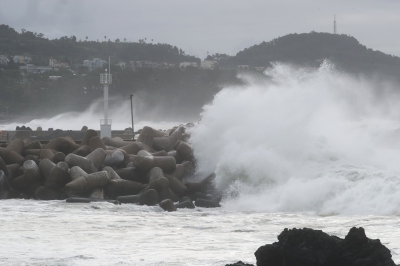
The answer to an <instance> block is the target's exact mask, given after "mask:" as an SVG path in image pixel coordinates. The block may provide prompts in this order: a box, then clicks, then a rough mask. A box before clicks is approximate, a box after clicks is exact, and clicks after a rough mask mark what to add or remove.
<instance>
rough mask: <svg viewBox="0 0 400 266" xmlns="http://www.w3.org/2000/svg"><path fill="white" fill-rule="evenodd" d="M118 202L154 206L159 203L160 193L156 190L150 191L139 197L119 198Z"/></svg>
mask: <svg viewBox="0 0 400 266" xmlns="http://www.w3.org/2000/svg"><path fill="white" fill-rule="evenodd" d="M117 200H118V201H119V202H121V203H137V204H140V205H147V206H153V205H156V204H157V203H158V193H157V191H155V190H154V189H149V190H146V191H144V192H142V193H140V194H139V195H130V196H120V197H117Z"/></svg>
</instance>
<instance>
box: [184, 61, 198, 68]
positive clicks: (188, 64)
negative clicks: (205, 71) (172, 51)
mask: <svg viewBox="0 0 400 266" xmlns="http://www.w3.org/2000/svg"><path fill="white" fill-rule="evenodd" d="M188 66H191V67H199V65H198V64H197V63H196V62H182V63H180V64H179V68H181V69H183V68H186V67H188Z"/></svg>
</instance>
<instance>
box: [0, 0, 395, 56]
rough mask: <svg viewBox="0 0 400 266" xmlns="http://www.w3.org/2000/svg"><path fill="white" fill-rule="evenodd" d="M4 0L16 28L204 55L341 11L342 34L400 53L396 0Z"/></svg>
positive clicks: (327, 25) (322, 25)
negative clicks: (167, 46)
mask: <svg viewBox="0 0 400 266" xmlns="http://www.w3.org/2000/svg"><path fill="white" fill-rule="evenodd" d="M0 1H1V2H0V3H1V8H0V12H1V13H2V14H3V15H2V16H1V17H0V23H5V24H9V25H10V26H11V27H14V28H17V29H18V30H19V29H20V28H26V29H29V30H31V31H37V32H42V33H44V34H45V36H47V37H49V38H58V37H61V36H62V35H68V36H69V35H76V36H77V38H78V39H84V38H85V36H89V39H93V40H96V39H101V40H102V39H103V38H104V36H107V38H110V39H112V40H114V39H116V38H120V39H123V38H127V39H128V40H129V41H137V40H138V39H141V38H147V39H148V40H150V39H154V41H155V42H166V43H170V44H172V45H177V46H179V47H181V48H182V49H184V50H186V51H187V52H189V53H192V54H197V55H199V56H205V53H206V51H210V52H211V53H215V52H220V53H229V54H234V53H236V52H238V51H239V50H241V49H243V48H245V47H248V46H250V45H254V44H257V43H260V42H262V41H270V40H272V39H274V38H277V37H279V36H283V35H286V34H289V33H303V32H310V31H313V30H314V31H321V32H332V31H333V15H334V14H336V15H337V20H338V22H337V23H338V30H339V33H344V34H349V35H352V36H354V37H355V38H357V39H358V40H359V41H360V42H361V43H363V44H365V45H366V46H368V47H371V48H373V49H376V50H381V51H383V52H387V53H392V54H395V55H398V56H400V48H399V45H398V44H399V38H400V37H397V35H398V34H397V32H398V25H399V17H398V15H397V12H396V11H398V10H400V1H398V0H396V1H394V0H385V1H373V0H353V1H344V0H339V1H320V0H303V1H295V0H283V1H278V0H273V1H272V0H270V1H265V0H247V1H231V0H219V1H211V0H201V1H200V0H192V1H183V0H168V1H159V0H147V1H138V0H134V1H132V0H118V1H109V0H82V1H65V0H58V1H46V0H42V1H38V0H35V1H27V0H13V1H4V0H0ZM21 9H23V10H27V11H26V12H24V13H21V11H20V10H21ZM377 37H378V38H377Z"/></svg>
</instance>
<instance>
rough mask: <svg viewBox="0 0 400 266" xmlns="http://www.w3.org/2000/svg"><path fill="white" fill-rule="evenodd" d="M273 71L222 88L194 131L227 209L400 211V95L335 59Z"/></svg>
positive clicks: (203, 165)
mask: <svg viewBox="0 0 400 266" xmlns="http://www.w3.org/2000/svg"><path fill="white" fill-rule="evenodd" d="M266 74H267V75H269V76H270V77H271V80H272V82H270V83H268V84H263V85H260V84H259V82H258V83H254V84H250V85H248V86H246V87H245V88H225V89H223V90H222V91H221V92H220V93H218V94H217V95H216V96H215V98H214V101H213V102H212V104H210V105H208V106H205V107H204V112H203V114H202V119H201V122H200V123H199V124H198V125H196V127H194V128H193V130H192V132H191V142H192V145H193V147H194V150H195V157H196V158H197V161H198V168H199V169H198V171H199V172H202V173H210V172H215V173H216V176H217V177H216V187H217V188H218V189H220V190H222V191H223V192H224V193H225V200H224V203H225V204H224V205H225V208H228V209H240V210H255V211H267V212H280V211H283V212H286V211H290V212H292V211H299V212H301V211H313V212H317V213H319V214H323V215H326V214H393V213H396V214H397V213H400V211H399V210H400V209H399V206H400V178H399V174H400V163H399V162H400V145H399V140H400V134H399V131H398V130H397V129H398V128H399V126H400V123H399V122H400V121H399V117H400V116H399V114H400V108H398V106H397V104H396V102H399V101H398V100H399V95H398V94H394V93H391V92H390V90H389V89H387V88H380V90H379V91H378V92H377V90H376V88H375V85H374V82H372V81H368V80H367V79H361V78H357V77H353V76H351V75H347V74H344V73H340V72H338V71H336V70H335V68H334V67H333V66H332V64H330V63H329V62H324V63H323V64H322V65H321V67H320V68H319V69H318V70H317V71H315V72H312V73H308V72H304V71H301V70H296V69H294V68H292V67H290V66H288V65H285V64H275V65H274V67H273V68H272V69H270V70H269V71H268V72H267V73H266ZM378 96H379V97H378ZM396 130H397V131H396Z"/></svg>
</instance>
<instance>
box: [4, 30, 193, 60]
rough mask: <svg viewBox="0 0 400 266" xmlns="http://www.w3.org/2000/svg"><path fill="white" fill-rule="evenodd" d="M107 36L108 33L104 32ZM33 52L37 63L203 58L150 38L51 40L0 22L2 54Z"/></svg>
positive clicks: (65, 38) (72, 37)
mask: <svg viewBox="0 0 400 266" xmlns="http://www.w3.org/2000/svg"><path fill="white" fill-rule="evenodd" d="M105 37H106V36H105ZM26 53H27V54H30V55H32V56H33V58H34V60H35V61H36V63H46V64H48V59H49V58H51V57H53V58H56V59H66V60H68V61H69V62H70V63H79V62H82V60H84V59H92V58H94V57H98V58H102V59H105V58H108V56H111V58H112V59H113V61H118V60H124V61H129V60H133V61H152V62H156V63H163V62H165V63H179V62H184V61H191V62H194V61H195V62H198V63H200V59H198V58H196V57H194V56H190V55H186V54H185V52H184V51H183V50H182V49H179V48H178V47H176V46H172V45H169V44H164V43H158V44H153V43H152V42H151V40H139V42H126V41H124V40H119V39H116V40H113V41H111V40H109V39H103V40H96V41H89V40H86V38H85V40H77V38H76V37H75V36H70V37H68V36H64V37H61V38H59V39H54V40H49V39H46V38H45V36H44V35H43V34H41V33H36V32H35V33H34V32H31V31H25V30H22V32H21V33H18V32H17V31H15V30H14V29H13V28H11V27H9V26H7V25H0V54H6V55H9V56H13V55H20V54H26Z"/></svg>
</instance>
